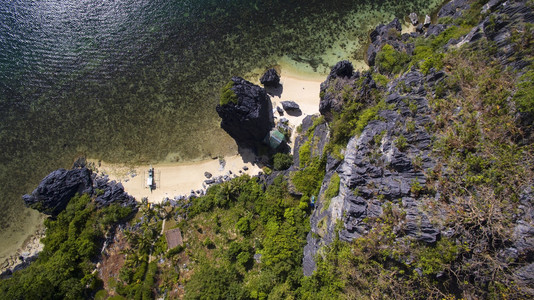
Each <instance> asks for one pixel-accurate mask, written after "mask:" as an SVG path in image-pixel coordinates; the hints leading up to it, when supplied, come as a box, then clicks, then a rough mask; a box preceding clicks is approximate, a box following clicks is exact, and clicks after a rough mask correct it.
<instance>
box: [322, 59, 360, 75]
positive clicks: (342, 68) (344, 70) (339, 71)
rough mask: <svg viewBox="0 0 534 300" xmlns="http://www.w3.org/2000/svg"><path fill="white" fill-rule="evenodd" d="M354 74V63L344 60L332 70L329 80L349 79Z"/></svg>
mask: <svg viewBox="0 0 534 300" xmlns="http://www.w3.org/2000/svg"><path fill="white" fill-rule="evenodd" d="M353 72H354V67H353V66H352V63H351V62H350V61H348V60H342V61H340V62H338V63H336V65H335V66H334V67H333V68H332V70H331V71H330V75H328V80H329V79H335V78H338V77H341V78H348V77H351V76H352V74H353Z"/></svg>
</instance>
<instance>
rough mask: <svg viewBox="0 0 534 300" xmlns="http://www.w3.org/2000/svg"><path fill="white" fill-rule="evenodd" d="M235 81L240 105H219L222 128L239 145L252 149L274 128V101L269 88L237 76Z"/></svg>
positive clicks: (218, 111)
mask: <svg viewBox="0 0 534 300" xmlns="http://www.w3.org/2000/svg"><path fill="white" fill-rule="evenodd" d="M232 81H233V82H234V86H233V87H232V90H233V91H234V93H235V94H236V95H237V98H238V103H237V104H235V103H233V102H230V103H228V104H225V105H217V107H216V110H217V113H218V114H219V116H220V117H221V119H222V121H221V128H222V129H224V130H225V131H226V132H227V133H228V134H229V135H230V136H231V137H232V138H234V139H235V141H236V142H237V144H238V146H242V147H245V148H251V147H254V145H256V144H257V143H260V142H261V141H263V139H264V138H265V136H267V134H268V133H269V131H270V130H271V128H272V127H273V125H274V124H273V122H272V120H273V113H272V109H271V101H270V100H269V98H268V96H267V93H266V92H265V89H263V88H261V87H259V86H257V85H254V84H252V83H250V82H248V81H246V80H244V79H243V78H239V77H233V78H232Z"/></svg>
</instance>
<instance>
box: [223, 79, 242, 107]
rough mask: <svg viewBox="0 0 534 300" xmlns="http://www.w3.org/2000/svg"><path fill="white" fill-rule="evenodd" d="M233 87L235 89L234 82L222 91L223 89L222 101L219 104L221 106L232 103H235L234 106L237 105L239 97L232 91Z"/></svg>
mask: <svg viewBox="0 0 534 300" xmlns="http://www.w3.org/2000/svg"><path fill="white" fill-rule="evenodd" d="M232 87H234V82H233V81H231V80H230V81H229V82H228V83H227V84H226V85H225V86H224V87H223V88H222V89H221V96H220V97H221V99H220V101H219V104H220V105H225V104H228V103H230V102H232V103H234V104H237V101H238V100H237V95H236V93H235V92H234V91H233V90H232Z"/></svg>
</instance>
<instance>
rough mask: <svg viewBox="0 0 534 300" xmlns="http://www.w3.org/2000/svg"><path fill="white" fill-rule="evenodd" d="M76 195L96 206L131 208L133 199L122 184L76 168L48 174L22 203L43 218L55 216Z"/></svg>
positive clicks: (84, 169) (133, 203)
mask: <svg viewBox="0 0 534 300" xmlns="http://www.w3.org/2000/svg"><path fill="white" fill-rule="evenodd" d="M76 194H79V195H81V194H89V195H91V196H94V197H95V202H96V203H97V205H99V206H107V205H110V204H112V203H118V204H121V205H123V206H130V205H131V206H134V205H135V199H134V198H133V197H132V196H130V195H128V194H127V193H126V192H125V191H124V187H123V186H122V184H121V183H117V182H115V181H111V182H110V181H109V180H108V178H107V176H104V177H98V176H97V175H96V174H94V173H93V172H92V171H91V170H89V169H87V168H85V167H83V168H75V169H72V170H65V169H58V170H55V171H53V172H52V173H50V174H48V175H47V176H46V177H45V178H44V179H43V180H42V181H41V183H40V184H39V186H37V188H36V189H35V190H34V191H33V192H32V193H31V194H29V195H24V196H22V199H23V200H24V203H25V204H26V205H27V206H29V207H31V208H34V209H36V210H38V211H40V212H42V213H44V214H48V215H51V216H57V215H58V214H59V213H60V212H61V211H63V210H64V209H65V208H66V207H67V204H68V203H69V201H70V199H71V198H72V197H74V196H75V195H76Z"/></svg>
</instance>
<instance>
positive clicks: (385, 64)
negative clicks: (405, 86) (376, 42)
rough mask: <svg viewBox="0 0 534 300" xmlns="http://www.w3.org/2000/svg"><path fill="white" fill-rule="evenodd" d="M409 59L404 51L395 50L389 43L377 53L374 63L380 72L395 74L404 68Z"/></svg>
mask: <svg viewBox="0 0 534 300" xmlns="http://www.w3.org/2000/svg"><path fill="white" fill-rule="evenodd" d="M409 59H410V57H409V56H408V54H406V53H405V52H400V51H397V50H395V48H393V46H391V45H390V44H386V45H384V46H383V47H382V49H381V50H380V52H378V53H377V55H376V59H375V64H376V66H377V67H378V69H379V70H380V72H385V73H388V74H397V73H400V72H401V71H403V70H404V68H405V66H406V63H407V62H408V61H409Z"/></svg>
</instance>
